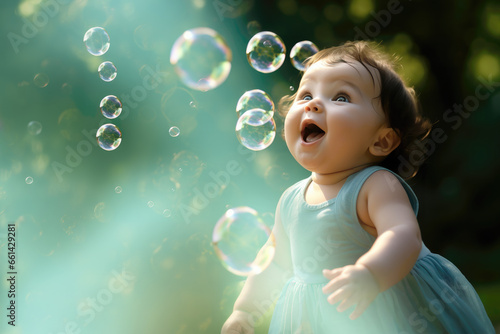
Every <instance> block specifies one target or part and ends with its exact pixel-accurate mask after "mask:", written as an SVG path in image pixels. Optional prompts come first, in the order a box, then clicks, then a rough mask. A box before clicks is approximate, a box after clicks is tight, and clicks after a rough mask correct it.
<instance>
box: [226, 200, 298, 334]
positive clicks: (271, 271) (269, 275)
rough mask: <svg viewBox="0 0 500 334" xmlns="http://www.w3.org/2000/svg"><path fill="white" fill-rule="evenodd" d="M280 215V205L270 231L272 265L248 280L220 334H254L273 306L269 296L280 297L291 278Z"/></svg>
mask: <svg viewBox="0 0 500 334" xmlns="http://www.w3.org/2000/svg"><path fill="white" fill-rule="evenodd" d="M280 202H281V200H280ZM279 212H280V203H278V206H277V208H276V215H275V223H274V227H273V231H272V233H273V235H274V238H275V242H276V252H275V254H274V258H273V261H272V262H271V264H270V265H269V266H268V267H267V268H266V269H265V270H264V271H263V272H262V273H260V274H258V275H252V276H249V277H248V279H247V280H246V282H245V285H244V286H243V289H242V291H241V293H240V295H239V297H238V298H237V299H236V302H235V304H234V308H233V313H232V314H231V316H230V317H229V318H228V319H227V321H226V322H225V323H224V326H223V327H222V334H224V333H253V328H254V326H255V323H256V322H257V321H259V318H260V317H261V316H262V315H264V313H265V310H268V309H269V308H270V307H271V306H272V305H273V304H274V302H275V301H274V300H273V299H272V298H273V297H272V296H277V295H279V293H280V292H281V289H282V288H283V286H284V284H285V283H286V281H287V280H288V279H289V278H290V277H291V276H292V264H291V257H290V242H289V240H288V236H287V235H286V233H285V230H284V229H283V225H282V223H281V219H280V214H279ZM232 330H233V331H232Z"/></svg>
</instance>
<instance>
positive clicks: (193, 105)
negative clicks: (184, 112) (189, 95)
mask: <svg viewBox="0 0 500 334" xmlns="http://www.w3.org/2000/svg"><path fill="white" fill-rule="evenodd" d="M189 106H190V107H191V108H193V109H195V108H196V102H194V101H191V102H189Z"/></svg>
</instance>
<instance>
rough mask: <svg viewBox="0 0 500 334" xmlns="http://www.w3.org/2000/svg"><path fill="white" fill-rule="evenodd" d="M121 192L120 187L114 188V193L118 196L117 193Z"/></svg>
mask: <svg viewBox="0 0 500 334" xmlns="http://www.w3.org/2000/svg"><path fill="white" fill-rule="evenodd" d="M121 192H122V187H120V186H116V187H115V193H117V194H119V193H121Z"/></svg>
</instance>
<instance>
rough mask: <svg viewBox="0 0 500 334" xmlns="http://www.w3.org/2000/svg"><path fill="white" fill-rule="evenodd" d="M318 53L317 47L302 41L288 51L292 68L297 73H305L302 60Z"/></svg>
mask: <svg viewBox="0 0 500 334" xmlns="http://www.w3.org/2000/svg"><path fill="white" fill-rule="evenodd" d="M317 52H318V47H317V46H316V45H315V44H314V43H313V42H310V41H302V42H298V43H297V44H295V45H294V46H293V48H292V50H291V51H290V61H291V62H292V65H293V67H295V68H296V69H298V70H299V71H305V70H306V67H305V66H304V60H306V59H307V58H309V57H311V56H312V55H314V54H316V53H317Z"/></svg>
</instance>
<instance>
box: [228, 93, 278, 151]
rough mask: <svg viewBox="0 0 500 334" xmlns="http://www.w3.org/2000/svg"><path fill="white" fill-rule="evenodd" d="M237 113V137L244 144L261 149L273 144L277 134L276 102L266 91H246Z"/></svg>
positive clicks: (247, 146)
mask: <svg viewBox="0 0 500 334" xmlns="http://www.w3.org/2000/svg"><path fill="white" fill-rule="evenodd" d="M236 113H237V114H238V121H237V122H236V137H237V138H238V140H239V142H240V143H241V144H242V145H243V146H245V147H246V148H248V149H250V150H252V151H260V150H263V149H265V148H267V147H269V145H271V144H272V142H273V141H274V138H275V136H276V124H275V122H274V119H273V115H274V102H273V100H272V99H271V97H270V96H269V95H268V94H267V93H266V92H264V91H262V90H260V89H253V90H249V91H247V92H245V93H244V94H243V95H242V96H241V97H240V98H239V100H238V103H237V105H236Z"/></svg>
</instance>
